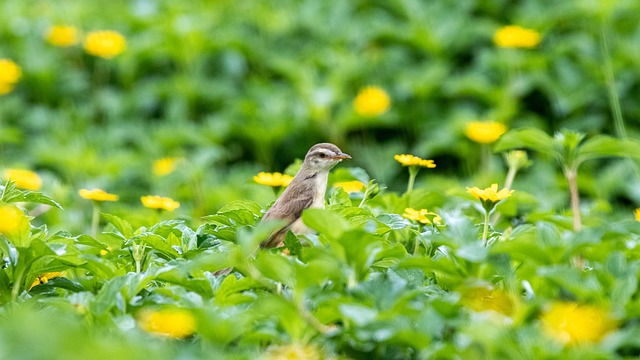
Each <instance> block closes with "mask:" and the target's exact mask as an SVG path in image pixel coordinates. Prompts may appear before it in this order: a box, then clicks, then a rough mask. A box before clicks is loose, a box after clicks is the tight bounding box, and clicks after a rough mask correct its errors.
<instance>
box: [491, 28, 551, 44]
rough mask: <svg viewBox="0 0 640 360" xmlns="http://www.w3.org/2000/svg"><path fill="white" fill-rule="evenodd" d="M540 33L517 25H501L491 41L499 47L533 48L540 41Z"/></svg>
mask: <svg viewBox="0 0 640 360" xmlns="http://www.w3.org/2000/svg"><path fill="white" fill-rule="evenodd" d="M540 39H541V36H540V33H539V32H537V31H535V30H531V29H525V28H523V27H520V26H517V25H509V26H503V27H501V28H500V29H498V30H497V31H496V32H495V34H494V35H493V42H494V43H495V44H496V45H497V46H499V47H510V48H533V47H536V46H537V45H538V44H539V43H540Z"/></svg>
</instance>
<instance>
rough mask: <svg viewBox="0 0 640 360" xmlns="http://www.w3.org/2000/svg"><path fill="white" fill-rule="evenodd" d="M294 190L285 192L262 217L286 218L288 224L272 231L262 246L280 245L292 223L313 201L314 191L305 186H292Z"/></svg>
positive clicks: (266, 218) (267, 218)
mask: <svg viewBox="0 0 640 360" xmlns="http://www.w3.org/2000/svg"><path fill="white" fill-rule="evenodd" d="M287 190H292V191H289V192H286V191H285V192H286V193H283V194H282V196H281V197H280V199H278V201H276V203H275V204H273V206H272V207H271V209H269V211H267V213H266V214H265V215H264V217H263V218H262V221H265V220H284V221H285V222H286V225H285V226H283V227H282V228H280V229H278V230H276V231H275V232H274V233H272V234H271V235H270V236H269V237H268V238H267V239H266V240H265V241H263V242H262V243H261V244H260V246H261V247H263V248H271V247H275V246H278V244H279V243H280V242H281V241H282V239H284V236H285V235H286V233H287V231H289V228H291V225H292V224H293V223H294V222H295V221H296V220H298V219H299V218H300V216H301V215H302V211H304V209H307V208H309V207H310V206H311V204H312V203H313V192H312V191H308V189H305V188H297V189H296V188H291V189H287Z"/></svg>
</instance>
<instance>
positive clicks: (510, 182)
mask: <svg viewBox="0 0 640 360" xmlns="http://www.w3.org/2000/svg"><path fill="white" fill-rule="evenodd" d="M517 173H518V168H517V167H516V166H511V167H509V171H507V177H506V179H505V180H504V187H505V188H506V189H511V185H513V180H514V179H515V178H516V174H517ZM498 220H500V213H496V214H495V215H494V216H493V219H492V220H491V225H495V224H496V223H497V222H498Z"/></svg>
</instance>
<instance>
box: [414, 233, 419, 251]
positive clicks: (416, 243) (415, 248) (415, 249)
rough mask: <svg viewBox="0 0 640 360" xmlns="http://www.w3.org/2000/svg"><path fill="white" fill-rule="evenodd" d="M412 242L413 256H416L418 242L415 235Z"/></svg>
mask: <svg viewBox="0 0 640 360" xmlns="http://www.w3.org/2000/svg"><path fill="white" fill-rule="evenodd" d="M413 240H414V241H415V244H413V256H416V255H417V254H418V250H419V249H420V241H419V240H418V236H417V235H416V237H415V238H414V239H413Z"/></svg>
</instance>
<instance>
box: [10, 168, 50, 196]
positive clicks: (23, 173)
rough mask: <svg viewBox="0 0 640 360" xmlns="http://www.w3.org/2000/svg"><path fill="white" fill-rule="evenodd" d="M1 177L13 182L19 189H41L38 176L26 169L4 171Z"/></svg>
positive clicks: (40, 180)
mask: <svg viewBox="0 0 640 360" xmlns="http://www.w3.org/2000/svg"><path fill="white" fill-rule="evenodd" d="M2 177H3V178H4V179H5V180H13V181H15V182H16V187H18V188H20V189H26V190H33V191H37V190H40V189H41V188H42V179H41V178H40V176H38V174H36V173H35V172H33V171H31V170H26V169H5V170H4V172H3V174H2Z"/></svg>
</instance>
